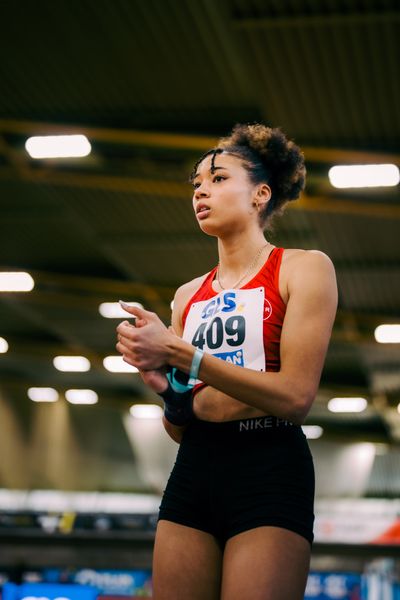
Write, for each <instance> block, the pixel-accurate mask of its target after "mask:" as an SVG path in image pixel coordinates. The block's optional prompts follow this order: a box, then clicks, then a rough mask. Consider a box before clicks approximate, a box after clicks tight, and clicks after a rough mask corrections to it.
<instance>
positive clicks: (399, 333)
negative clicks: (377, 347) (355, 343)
mask: <svg viewBox="0 0 400 600" xmlns="http://www.w3.org/2000/svg"><path fill="white" fill-rule="evenodd" d="M375 339H376V341H377V342H379V343H380V344H400V325H398V324H397V325H379V326H378V327H377V328H376V329H375Z"/></svg>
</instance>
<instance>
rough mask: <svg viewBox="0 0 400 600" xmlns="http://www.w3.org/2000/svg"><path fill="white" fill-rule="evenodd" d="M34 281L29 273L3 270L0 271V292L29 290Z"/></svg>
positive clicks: (31, 288)
mask: <svg viewBox="0 0 400 600" xmlns="http://www.w3.org/2000/svg"><path fill="white" fill-rule="evenodd" d="M34 285H35V282H34V281H33V278H32V277H31V275H29V273H24V272H23V271H17V272H12V271H9V272H7V271H4V272H3V273H0V292H30V291H31V290H33V287H34Z"/></svg>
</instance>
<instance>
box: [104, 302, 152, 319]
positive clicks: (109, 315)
mask: <svg viewBox="0 0 400 600" xmlns="http://www.w3.org/2000/svg"><path fill="white" fill-rule="evenodd" d="M126 304H128V305H129V306H137V307H138V308H143V304H140V302H126ZM99 313H100V314H101V316H102V317H105V318H106V319H126V318H129V313H127V312H126V310H124V309H123V308H122V306H121V305H120V303H119V302H102V304H100V306H99Z"/></svg>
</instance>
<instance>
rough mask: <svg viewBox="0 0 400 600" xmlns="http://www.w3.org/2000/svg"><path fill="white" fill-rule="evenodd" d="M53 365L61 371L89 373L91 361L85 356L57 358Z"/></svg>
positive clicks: (54, 359)
mask: <svg viewBox="0 0 400 600" xmlns="http://www.w3.org/2000/svg"><path fill="white" fill-rule="evenodd" d="M53 365H54V366H55V368H56V369H58V370H59V371H72V372H78V371H82V372H83V371H89V370H90V361H89V360H88V359H87V358H85V357H84V356H56V357H55V358H53Z"/></svg>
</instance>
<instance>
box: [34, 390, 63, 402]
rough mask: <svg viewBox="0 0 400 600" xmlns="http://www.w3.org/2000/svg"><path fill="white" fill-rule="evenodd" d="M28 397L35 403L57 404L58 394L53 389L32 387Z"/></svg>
mask: <svg viewBox="0 0 400 600" xmlns="http://www.w3.org/2000/svg"><path fill="white" fill-rule="evenodd" d="M28 397H29V398H30V399H31V400H33V402H57V400H58V392H57V390H55V389H54V388H51V387H31V388H29V390H28Z"/></svg>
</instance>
